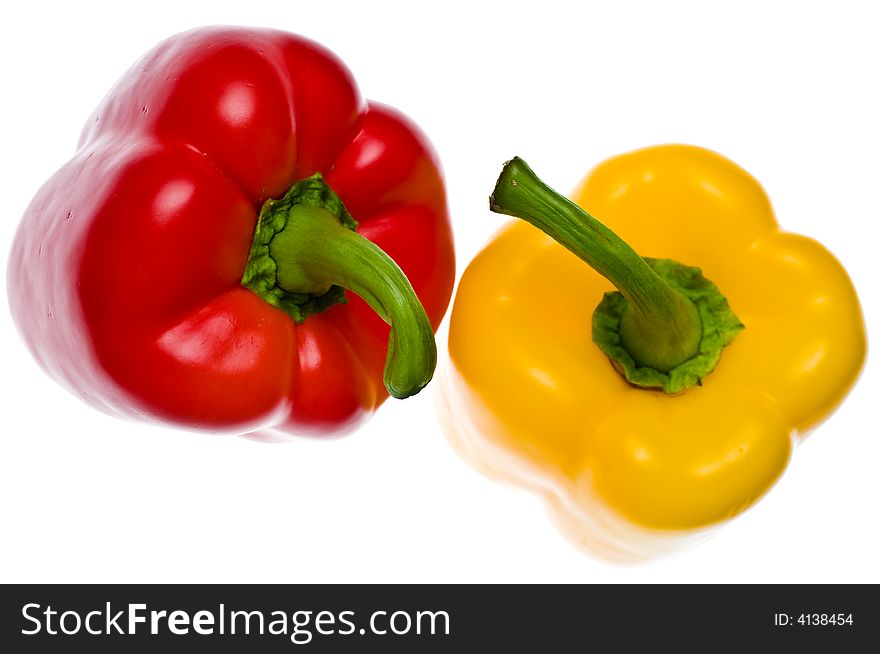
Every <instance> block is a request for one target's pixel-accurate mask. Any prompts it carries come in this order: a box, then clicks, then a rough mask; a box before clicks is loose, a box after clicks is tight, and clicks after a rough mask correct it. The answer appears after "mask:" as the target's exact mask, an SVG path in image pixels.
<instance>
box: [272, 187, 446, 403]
mask: <svg viewBox="0 0 880 654" xmlns="http://www.w3.org/2000/svg"><path fill="white" fill-rule="evenodd" d="M268 246H269V255H270V256H271V257H272V259H273V260H274V261H275V263H276V266H277V269H276V283H277V285H278V287H280V288H281V289H283V290H284V291H285V292H287V293H292V294H298V293H302V294H308V295H311V296H320V295H323V294H325V293H327V292H328V291H329V290H330V288H331V287H332V286H341V287H343V288H346V289H348V290H350V291H352V292H354V293H357V294H358V295H359V296H361V297H362V298H363V299H364V300H365V301H366V302H367V304H369V305H370V307H372V308H373V310H374V311H375V312H376V313H377V314H379V316H380V317H381V318H382V319H383V320H384V321H385V322H387V323H388V324H389V325H390V326H391V334H390V336H389V339H388V354H387V356H386V359H385V386H386V388H387V389H388V392H389V393H390V394H391V395H393V396H394V397H397V398H404V397H409V396H410V395H415V394H416V393H418V392H419V391H420V390H421V389H422V388H424V387H425V385H427V383H428V382H429V381H430V380H431V377H432V375H433V373H434V367H435V366H436V364H437V349H436V345H435V343H434V332H433V330H432V328H431V323H430V321H429V320H428V316H427V315H426V314H425V310H424V308H423V307H422V305H421V303H420V302H419V299H418V297H416V294H415V291H414V290H413V288H412V286H411V285H410V283H409V280H408V279H407V278H406V275H404V274H403V271H402V270H401V269H400V268H399V267H398V266H397V264H396V263H394V261H393V260H392V259H391V258H390V257H389V256H388V255H387V254H385V253H384V252H383V251H382V250H381V249H380V248H379V247H378V246H377V245H375V244H374V243H373V242H371V241H370V240H368V239H366V238H364V237H363V236H361V235H360V234H358V233H357V232H355V231H353V230H351V229H348V228H347V227H344V226H343V225H342V224H341V223H340V221H339V220H338V219H337V218H336V216H334V215H333V214H331V213H330V212H328V211H326V210H325V209H322V208H319V207H313V206H307V205H296V206H293V207H292V208H290V209H288V212H287V225H286V227H285V228H284V229H283V230H282V231H280V232H278V233H276V234H275V236H274V237H273V238H272V240H271V241H270V242H269V244H268Z"/></svg>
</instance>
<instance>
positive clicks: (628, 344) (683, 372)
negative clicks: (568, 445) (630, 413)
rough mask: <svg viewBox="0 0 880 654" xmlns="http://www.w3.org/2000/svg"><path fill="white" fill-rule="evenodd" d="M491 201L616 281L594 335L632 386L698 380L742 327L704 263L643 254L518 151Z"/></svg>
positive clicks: (680, 387) (673, 386)
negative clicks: (539, 173)
mask: <svg viewBox="0 0 880 654" xmlns="http://www.w3.org/2000/svg"><path fill="white" fill-rule="evenodd" d="M490 209H491V210H492V211H494V212H496V213H502V214H505V215H509V216H515V217H517V218H521V219H523V220H525V221H526V222H529V223H531V224H532V225H534V226H536V227H538V228H539V229H541V230H542V231H543V232H545V233H546V234H548V235H549V236H551V237H552V238H553V239H554V240H556V241H557V242H558V243H560V244H561V245H563V246H564V247H565V248H567V249H568V250H570V251H571V252H573V253H574V254H576V255H577V256H578V257H580V258H581V259H582V260H583V261H584V262H585V263H587V264H588V265H590V266H591V267H592V268H593V269H594V270H596V271H597V272H598V273H599V274H601V275H602V276H603V277H605V278H606V279H608V280H609V281H610V282H611V283H612V284H614V286H616V287H617V289H618V290H617V292H610V293H606V294H605V296H604V298H603V299H602V301H601V302H600V303H599V306H598V307H597V308H596V310H595V312H594V313H593V326H592V335H593V341H594V342H595V343H596V345H597V346H598V347H599V349H600V350H601V351H602V352H603V353H604V354H605V355H606V356H608V357H609V358H610V359H611V362H612V363H613V364H614V367H615V368H616V369H617V370H618V371H619V372H620V373H621V374H622V375H623V376H624V378H625V379H626V380H627V381H628V382H629V383H630V384H633V385H634V386H638V387H641V388H652V389H661V390H663V391H664V392H666V393H670V394H673V393H681V392H682V391H685V390H687V389H689V388H692V387H694V386H699V385H701V384H702V380H703V379H704V378H705V377H706V375H708V374H709V373H710V372H712V370H714V369H715V366H716V365H717V364H718V361H719V359H720V357H721V351H722V350H723V349H724V347H726V346H727V345H729V344H730V343H731V342H732V341H733V339H734V338H735V337H736V335H737V334H738V333H739V332H740V331H742V329H743V325H742V323H741V322H740V321H739V319H738V318H737V317H736V315H735V314H734V313H733V311H732V310H731V308H730V306H729V305H728V303H727V300H726V298H725V297H724V295H723V294H722V293H721V291H720V290H719V289H718V287H717V286H716V285H715V284H713V283H712V282H711V281H709V280H708V279H706V278H705V277H703V275H702V273H701V271H700V269H699V268H694V267H691V266H685V265H683V264H680V263H677V262H675V261H671V260H669V259H643V258H641V257H640V256H639V255H638V254H637V253H636V252H635V251H634V250H633V249H632V248H631V247H630V246H629V245H627V244H626V243H625V242H624V241H622V240H621V239H620V238H619V237H618V236H617V235H616V234H615V233H614V232H612V231H611V230H610V229H608V228H607V227H606V226H605V225H603V224H602V223H600V222H599V221H598V220H596V219H595V218H593V217H592V216H591V215H589V214H588V213H587V212H585V211H584V210H583V209H581V208H580V207H579V206H577V205H576V204H575V203H574V202H572V201H571V200H569V199H567V198H565V197H563V196H562V195H560V194H559V193H557V192H556V191H554V190H553V189H551V188H550V187H548V186H547V185H546V184H544V183H543V182H542V181H541V180H540V179H539V178H538V177H537V175H535V173H534V172H533V171H532V170H531V168H529V166H528V165H527V164H526V163H525V162H524V161H523V160H522V159H519V158H518V157H517V158H514V159H512V160H511V161H508V162H507V163H506V164H505V165H504V169H503V170H502V172H501V175H500V177H499V178H498V182H497V184H496V186H495V190H494V192H493V194H492V197H491V198H490Z"/></svg>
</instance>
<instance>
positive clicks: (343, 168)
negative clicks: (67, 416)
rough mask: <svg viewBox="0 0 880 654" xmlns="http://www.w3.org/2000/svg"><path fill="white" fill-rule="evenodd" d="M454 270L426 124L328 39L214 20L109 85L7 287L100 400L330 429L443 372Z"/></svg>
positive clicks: (53, 361) (47, 196)
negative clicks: (393, 105) (366, 90)
mask: <svg viewBox="0 0 880 654" xmlns="http://www.w3.org/2000/svg"><path fill="white" fill-rule="evenodd" d="M355 226H356V230H355ZM395 262H396V263H395ZM398 266H399V267H398ZM401 270H402V271H403V272H401ZM404 273H405V274H404ZM453 275H454V257H453V249H452V235H451V230H450V225H449V219H448V215H447V208H446V197H445V189H444V185H443V180H442V177H441V174H440V171H439V168H438V163H437V160H436V157H435V155H434V154H433V152H432V150H431V147H430V145H429V144H428V142H427V140H426V138H425V137H424V136H423V135H422V133H421V132H420V131H419V130H418V129H417V128H416V127H415V126H414V125H413V124H412V123H411V122H409V121H408V120H407V119H406V118H404V117H403V116H402V115H400V114H399V113H397V112H396V111H394V110H392V109H389V108H387V107H384V106H381V105H376V104H373V103H365V102H363V101H362V100H361V98H360V95H359V93H358V90H357V88H356V86H355V84H354V81H353V79H352V77H351V74H350V72H349V71H348V70H347V69H346V68H345V66H344V65H343V64H342V63H341V62H340V61H339V60H338V59H336V58H335V57H334V56H333V55H332V54H331V53H329V52H328V51H326V50H324V49H323V48H321V47H320V46H318V45H316V44H315V43H312V42H310V41H308V40H306V39H304V38H301V37H299V36H294V35H291V34H287V33H284V32H278V31H272V30H257V29H240V28H207V29H199V30H195V31H191V32H187V33H184V34H180V35H177V36H173V37H171V38H170V39H168V40H166V41H164V42H163V43H161V44H159V45H158V46H157V47H156V48H154V49H153V50H152V51H151V52H149V53H148V54H146V55H145V56H144V57H143V58H142V59H141V60H140V61H138V62H137V63H136V64H135V65H134V66H133V67H132V68H131V70H129V71H128V72H127V73H126V74H125V75H124V76H123V77H122V79H121V80H120V81H119V82H118V83H117V84H116V86H115V87H114V88H113V89H112V90H111V91H110V93H109V95H108V96H107V97H106V98H105V99H104V101H103V102H102V103H101V105H100V106H99V107H98V109H97V110H96V111H95V113H94V115H93V116H92V117H91V118H90V119H89V121H88V123H87V124H86V127H85V129H84V131H83V134H82V137H81V139H80V143H79V148H78V150H77V151H76V153H75V155H74V157H73V158H72V159H71V160H70V161H69V162H68V163H67V164H66V165H64V166H63V167H62V168H61V169H60V170H59V171H58V172H57V173H56V174H55V175H54V176H53V177H52V178H51V179H50V180H49V181H48V182H47V183H46V184H45V185H44V186H43V188H42V189H41V190H40V191H39V192H38V194H37V195H36V197H35V198H34V200H33V202H32V203H31V204H30V206H29V207H28V209H27V211H26V213H25V216H24V218H23V221H22V224H21V225H20V227H19V231H18V234H17V236H16V240H15V243H14V245H13V248H12V253H11V257H10V263H9V274H8V280H9V281H8V284H9V298H10V305H11V309H12V314H13V316H14V318H15V321H16V323H17V325H18V327H19V330H20V332H21V334H22V335H23V338H24V340H25V341H26V343H27V345H28V346H29V347H30V349H31V351H32V352H33V354H34V356H35V357H36V359H37V360H38V361H39V363H40V364H41V365H42V366H43V368H44V369H45V370H46V371H47V372H48V373H49V374H50V375H51V376H52V377H54V378H55V379H56V380H58V381H59V382H61V383H63V384H64V385H66V386H67V387H68V388H69V389H71V390H73V391H74V392H76V393H77V394H78V395H79V396H80V397H81V398H83V399H84V400H86V401H87V402H89V403H91V404H92V405H94V406H97V407H99V408H100V409H102V410H105V411H107V412H110V413H114V414H123V415H127V416H131V417H135V418H144V419H157V420H160V421H164V422H170V423H174V424H178V425H182V426H186V427H191V428H197V429H207V430H210V431H224V432H234V433H248V432H252V431H256V430H268V429H272V428H275V429H277V430H279V431H281V432H284V433H327V432H338V431H343V430H347V429H350V428H352V427H354V426H355V425H356V424H357V423H358V422H359V421H360V420H361V419H362V418H364V417H365V416H367V415H368V414H369V413H370V412H371V411H372V410H373V409H375V408H376V407H377V406H378V405H379V404H380V403H381V402H382V401H383V400H384V399H385V398H386V397H387V393H386V388H383V380H384V385H385V387H387V389H388V390H389V391H390V392H391V393H392V394H394V395H396V396H398V397H405V396H407V395H411V394H413V393H416V392H418V391H419V390H420V389H421V388H422V387H423V386H424V385H425V384H426V383H427V382H428V381H429V380H430V377H431V374H432V373H433V368H434V365H435V362H436V350H435V346H434V338H433V329H436V328H437V326H438V324H439V322H440V320H441V319H442V317H443V314H444V312H445V311H446V307H447V304H448V302H449V297H450V294H451V291H452V284H453ZM410 284H411V286H410ZM343 287H344V288H345V289H349V290H351V291H354V293H356V294H358V295H359V296H360V297H358V296H356V295H352V294H351V293H348V292H346V291H343ZM413 289H414V290H415V293H413ZM416 296H418V297H416ZM419 300H421V304H420V302H419ZM422 305H423V306H424V309H423V308H422ZM386 322H387V323H390V325H391V329H390V336H389V326H388V324H386ZM386 359H387V361H386ZM383 367H384V376H383Z"/></svg>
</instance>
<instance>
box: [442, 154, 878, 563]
mask: <svg viewBox="0 0 880 654" xmlns="http://www.w3.org/2000/svg"><path fill="white" fill-rule="evenodd" d="M573 199H574V200H575V202H577V203H578V204H579V205H581V206H582V207H583V208H584V209H585V210H587V211H588V212H590V213H591V214H593V215H595V216H599V217H601V219H602V221H603V222H604V223H605V224H607V225H608V227H609V228H610V229H612V230H613V231H614V232H615V233H617V234H618V235H620V237H621V238H623V239H624V240H625V241H627V242H628V243H629V244H630V245H631V246H632V247H633V249H634V250H636V251H637V252H639V253H640V254H643V255H645V256H649V257H661V258H670V259H674V260H676V261H681V262H686V263H688V264H690V265H693V266H697V267H699V268H700V269H701V270H702V271H703V273H704V274H705V276H706V277H707V278H709V279H711V280H712V281H713V282H714V283H715V284H717V285H718V287H719V288H721V289H722V290H723V292H724V294H725V296H726V297H727V299H728V300H729V302H730V305H731V306H733V307H735V308H736V312H737V315H738V316H739V318H740V320H741V321H742V322H743V323H744V324H746V325H747V329H746V330H744V331H742V332H741V333H740V334H739V335H738V336H737V338H736V340H735V341H734V342H733V343H732V344H730V345H729V346H728V347H727V349H725V351H724V354H723V356H722V357H721V359H720V361H719V362H718V365H717V368H716V369H715V370H714V372H712V373H711V374H710V375H708V376H707V377H706V378H705V379H704V380H703V385H702V386H701V387H699V388H693V389H691V390H690V391H688V392H687V393H684V394H681V395H675V396H670V395H666V394H664V393H662V392H657V391H649V390H648V391H646V390H643V389H637V388H634V387H632V386H630V385H629V384H627V383H626V382H625V381H624V380H623V378H622V377H621V376H620V375H619V374H618V373H617V372H616V371H615V370H614V368H613V367H612V366H611V365H609V363H608V359H607V358H606V357H605V356H604V355H603V354H602V352H600V351H599V349H598V348H597V347H596V346H595V345H594V344H593V342H592V341H591V340H590V338H589V329H590V323H591V318H592V313H593V309H594V308H595V306H596V304H597V303H598V302H599V300H600V299H601V298H602V296H603V294H604V293H606V292H608V291H610V290H612V287H611V285H610V284H609V283H608V282H607V281H606V280H605V279H603V278H602V277H601V276H600V275H598V274H597V273H596V272H594V271H593V270H592V269H591V268H590V267H589V266H587V265H585V264H584V263H583V262H582V261H581V260H580V259H578V257H576V256H575V255H573V254H572V253H570V252H569V251H567V250H566V249H564V248H563V247H562V246H560V245H559V244H557V243H555V242H554V241H553V240H552V239H550V238H548V237H547V236H546V235H544V234H543V233H541V232H540V231H538V230H537V229H535V228H534V227H532V226H530V225H526V224H522V223H517V224H512V225H510V226H509V227H507V228H506V229H505V230H504V231H503V232H502V233H501V234H500V235H499V236H498V237H497V238H496V239H495V240H494V241H492V242H491V243H490V244H489V245H488V246H487V247H486V248H485V249H484V250H483V252H481V253H480V254H479V255H478V256H477V257H476V259H474V261H473V262H472V263H471V265H470V266H469V267H468V268H467V270H465V272H464V275H463V277H462V279H461V282H460V284H459V290H458V294H457V297H456V300H455V304H454V306H453V311H452V316H451V322H450V332H449V353H450V359H451V364H452V365H451V368H450V369H449V370H448V371H447V374H446V379H445V380H444V382H445V383H444V385H443V392H444V401H445V402H446V404H447V405H448V406H449V407H450V408H449V415H447V422H448V423H449V424H450V425H451V427H450V439H451V440H452V441H453V443H454V445H455V446H456V449H457V450H458V451H459V452H460V453H462V455H463V456H464V457H465V458H466V459H467V460H468V461H470V462H471V463H472V464H474V465H475V466H477V467H478V468H479V469H481V470H483V471H484V472H486V473H487V474H491V475H492V476H496V477H500V478H502V479H504V480H505V481H507V482H513V483H516V484H518V485H520V486H523V487H526V488H528V489H530V490H532V491H534V492H536V493H538V494H540V496H541V497H543V498H544V499H545V501H546V502H547V505H548V507H549V509H550V511H551V514H552V516H553V517H554V519H555V521H556V523H557V524H558V526H559V527H560V528H561V529H562V530H563V532H564V533H565V534H566V535H567V536H568V537H569V538H571V539H572V540H574V541H576V542H577V543H578V544H580V545H581V546H582V547H584V548H586V549H587V550H588V551H591V552H593V553H597V554H600V555H603V556H605V557H611V558H615V559H621V558H632V557H643V556H647V555H651V554H656V553H657V552H658V551H659V550H660V549H663V548H665V547H668V546H669V544H670V542H674V543H677V542H679V541H680V540H681V539H682V538H690V537H692V536H693V534H695V533H702V529H704V528H705V527H708V526H711V525H716V524H718V523H720V522H722V521H723V520H725V519H727V518H729V517H732V516H734V515H736V514H738V513H740V512H741V511H743V510H745V509H746V508H748V507H749V506H751V505H752V504H753V503H754V502H755V501H756V500H757V499H759V498H760V497H761V496H762V495H763V494H764V493H765V492H766V491H767V490H768V489H769V488H770V487H771V486H772V485H773V484H774V483H775V481H776V480H777V479H778V478H779V476H780V475H781V474H782V472H783V471H784V469H785V467H786V465H787V462H788V459H789V456H790V453H791V450H792V444H793V443H795V442H797V439H798V437H800V436H802V435H803V434H804V433H806V432H807V431H808V430H810V429H812V428H813V427H815V426H816V425H817V424H818V423H819V422H821V421H822V420H823V419H824V418H826V417H827V416H828V415H829V414H830V413H831V412H832V411H833V410H834V409H835V408H836V406H837V405H838V404H839V403H840V402H841V401H842V399H843V398H844V396H845V395H846V393H847V392H848V391H849V389H850V388H851V387H852V385H853V383H854V382H855V380H856V378H857V376H858V373H859V371H860V370H861V368H862V365H863V363H864V356H865V332H864V323H863V319H862V314H861V309H860V306H859V302H858V298H857V296H856V293H855V291H854V289H853V286H852V283H851V282H850V280H849V278H848V276H847V274H846V271H845V270H844V269H843V268H842V266H841V265H840V264H839V263H838V262H837V260H836V259H835V258H834V257H833V256H832V255H831V254H830V253H829V252H828V251H827V250H825V249H824V248H823V247H822V246H821V245H819V244H818V243H816V242H815V241H812V240H810V239H808V238H805V237H802V236H797V235H794V234H788V233H785V232H782V231H780V230H779V228H778V225H777V223H776V220H775V218H774V216H773V213H772V210H771V208H770V203H769V201H768V199H767V197H766V194H765V193H764V191H763V189H762V188H761V187H760V185H759V184H758V183H757V182H756V181H755V180H754V179H753V178H752V177H751V176H750V175H748V173H746V172H745V171H743V170H742V169H741V168H739V167H738V166H736V165H735V164H733V163H732V162H730V161H729V160H727V159H725V158H723V157H721V156H719V155H717V154H715V153H712V152H710V151H708V150H703V149H700V148H694V147H688V146H660V147H654V148H647V149H644V150H639V151H636V152H633V153H630V154H626V155H623V156H620V157H616V158H613V159H611V160H609V161H607V162H604V163H603V164H601V165H600V166H599V167H597V168H596V169H595V170H594V171H593V172H592V173H591V174H590V175H589V176H588V177H587V178H586V179H585V180H584V181H583V182H582V183H581V185H580V186H579V187H578V189H577V191H576V192H575V194H574V197H573Z"/></svg>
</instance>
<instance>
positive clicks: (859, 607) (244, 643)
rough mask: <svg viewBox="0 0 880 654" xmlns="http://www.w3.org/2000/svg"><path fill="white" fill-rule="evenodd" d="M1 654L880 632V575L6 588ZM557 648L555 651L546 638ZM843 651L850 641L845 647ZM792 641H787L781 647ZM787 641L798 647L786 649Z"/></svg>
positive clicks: (537, 646) (802, 640) (627, 646)
mask: <svg viewBox="0 0 880 654" xmlns="http://www.w3.org/2000/svg"><path fill="white" fill-rule="evenodd" d="M0 591H2V603H0V624H2V632H0V650H2V651H4V652H65V651H70V650H72V649H74V648H76V651H88V652H96V653H100V652H123V651H129V649H130V648H136V649H137V650H138V651H140V650H141V649H143V650H146V651H162V652H163V653H164V652H199V651H210V652H227V651H229V652H241V651H247V652H295V651H298V650H305V651H308V652H346V651H361V650H363V649H365V648H367V649H368V650H372V649H376V650H378V651H383V652H445V651H451V650H452V649H453V648H458V647H460V646H469V645H470V646H476V645H488V646H490V647H491V648H492V649H493V650H494V649H495V648H502V647H503V648H508V649H510V650H511V651H529V650H530V649H534V650H535V651H557V650H559V649H562V648H563V647H564V648H566V651H569V650H570V651H590V650H597V649H599V650H601V649H602V648H603V647H606V646H607V645H608V644H613V646H614V651H631V650H633V649H635V648H636V647H643V646H644V645H645V642H646V639H647V642H649V643H650V644H651V645H652V646H656V647H663V648H664V649H666V648H669V649H670V650H674V651H677V652H683V651H701V652H704V651H712V650H713V649H714V646H712V645H711V644H712V643H715V644H717V645H719V646H720V645H722V644H723V646H724V648H725V649H727V648H732V647H744V648H750V649H754V648H755V647H756V646H758V644H760V649H761V650H764V649H767V650H768V651H770V650H769V648H773V647H795V646H802V645H804V644H809V645H810V646H811V647H813V648H816V647H828V648H834V649H833V650H832V649H829V651H852V650H849V649H845V648H848V647H854V646H857V645H860V644H863V643H871V642H873V643H876V642H880V599H878V593H877V586H874V585H787V586H760V585H758V586H755V585H731V586H718V585H711V586H710V585H668V586H663V585H614V586H612V585H588V586H584V585H571V586H550V585H509V586H505V585H495V586H467V585H429V586H428V585H302V586H297V585H196V586H183V585H181V586H175V585H135V586H125V585H63V586H62V585H32V586H28V585H21V586H3V587H2V589H0ZM548 648H550V649H548ZM842 648H843V649H842ZM780 651H783V650H780ZM784 651H787V650H784Z"/></svg>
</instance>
